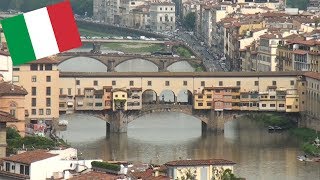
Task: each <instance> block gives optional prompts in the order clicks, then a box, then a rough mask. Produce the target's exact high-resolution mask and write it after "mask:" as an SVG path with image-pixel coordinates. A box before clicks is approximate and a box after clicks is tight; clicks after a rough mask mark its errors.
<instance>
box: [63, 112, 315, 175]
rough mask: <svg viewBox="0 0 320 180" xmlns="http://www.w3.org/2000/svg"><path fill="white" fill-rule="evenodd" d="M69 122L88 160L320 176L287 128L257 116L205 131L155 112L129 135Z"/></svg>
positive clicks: (191, 121)
mask: <svg viewBox="0 0 320 180" xmlns="http://www.w3.org/2000/svg"><path fill="white" fill-rule="evenodd" d="M61 119H67V120H69V125H68V128H67V131H64V132H60V133H59V134H60V136H61V137H63V139H66V140H67V141H68V142H69V143H71V145H72V146H73V147H75V148H77V149H79V151H80V152H81V153H82V156H83V157H84V158H102V159H104V160H128V161H140V162H146V163H149V162H152V163H156V164H162V163H165V162H168V161H171V160H177V159H179V158H183V159H188V158H190V159H207V158H223V159H227V160H232V161H234V162H236V163H237V164H236V165H235V174H236V175H237V176H240V177H245V178H247V179H252V180H256V179H279V180H295V179H304V180H307V179H310V180H314V179H315V180H317V179H320V163H313V162H310V163H304V162H300V161H298V160H297V159H296V156H298V155H301V154H302V152H301V151H300V150H299V145H298V142H297V141H296V140H294V139H292V137H290V136H289V134H288V133H287V132H282V133H268V132H267V130H266V129H264V128H261V127H259V126H258V125H257V124H256V123H254V122H253V121H252V120H248V119H240V120H234V121H232V122H228V123H226V124H225V133H224V134H220V135H214V134H207V135H201V123H200V120H198V119H196V118H195V117H192V116H189V115H185V114H182V113H174V112H167V113H154V114H150V115H147V116H143V117H140V118H138V119H136V120H134V121H133V122H131V123H130V124H129V128H128V133H127V134H125V133H124V134H120V135H110V137H106V134H105V131H106V126H105V122H104V121H103V120H100V119H97V118H95V117H92V116H90V115H86V114H72V115H64V116H61Z"/></svg>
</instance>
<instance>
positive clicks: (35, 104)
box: [13, 58, 59, 122]
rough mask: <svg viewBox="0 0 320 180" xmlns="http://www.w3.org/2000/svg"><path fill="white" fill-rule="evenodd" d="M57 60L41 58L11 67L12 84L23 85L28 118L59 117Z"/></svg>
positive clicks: (45, 118)
mask: <svg viewBox="0 0 320 180" xmlns="http://www.w3.org/2000/svg"><path fill="white" fill-rule="evenodd" d="M57 63H58V61H56V60H54V59H50V58H43V59H39V60H36V61H32V62H29V63H26V64H23V65H20V66H16V67H13V79H14V82H13V83H14V84H15V85H19V86H23V87H24V88H25V89H26V90H27V92H28V95H27V96H26V100H25V103H26V106H25V107H26V110H27V112H28V114H29V116H28V120H30V121H32V122H36V121H38V120H45V121H51V120H55V119H58V118H59V87H58V84H59V71H58V69H57Z"/></svg>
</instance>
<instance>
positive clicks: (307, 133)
mask: <svg viewBox="0 0 320 180" xmlns="http://www.w3.org/2000/svg"><path fill="white" fill-rule="evenodd" d="M290 134H291V135H293V136H295V137H296V138H298V139H299V140H300V141H301V142H302V143H301V148H302V150H303V151H304V152H305V153H306V154H309V155H312V156H318V157H320V142H319V138H318V134H317V131H316V130H314V129H309V128H293V129H290Z"/></svg>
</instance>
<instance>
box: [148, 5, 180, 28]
mask: <svg viewBox="0 0 320 180" xmlns="http://www.w3.org/2000/svg"><path fill="white" fill-rule="evenodd" d="M150 23H151V24H150V28H151V30H154V31H174V30H175V29H176V27H175V24H176V17H175V4H174V3H171V2H162V3H161V2H159V3H151V5H150Z"/></svg>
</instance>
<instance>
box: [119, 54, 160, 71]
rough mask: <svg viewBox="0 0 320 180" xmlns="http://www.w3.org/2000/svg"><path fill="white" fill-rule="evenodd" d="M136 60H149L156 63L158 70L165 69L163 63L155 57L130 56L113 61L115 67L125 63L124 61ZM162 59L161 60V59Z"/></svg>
mask: <svg viewBox="0 0 320 180" xmlns="http://www.w3.org/2000/svg"><path fill="white" fill-rule="evenodd" d="M134 60H143V61H147V62H150V63H152V64H153V65H155V66H156V67H157V68H158V71H161V70H163V68H164V67H163V64H162V63H161V62H159V61H157V60H155V59H149V58H144V57H129V58H125V59H122V60H117V61H113V67H114V69H115V68H116V67H117V66H119V65H121V64H123V63H126V62H128V61H134ZM160 61H161V60H160Z"/></svg>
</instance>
